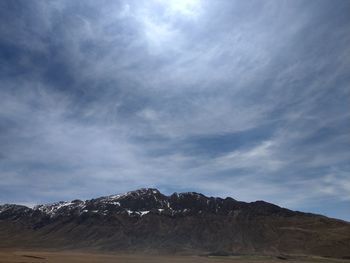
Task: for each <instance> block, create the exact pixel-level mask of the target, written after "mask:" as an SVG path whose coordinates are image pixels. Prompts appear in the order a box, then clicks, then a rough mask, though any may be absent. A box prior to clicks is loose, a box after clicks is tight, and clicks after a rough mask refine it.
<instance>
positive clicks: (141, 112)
mask: <svg viewBox="0 0 350 263" xmlns="http://www.w3.org/2000/svg"><path fill="white" fill-rule="evenodd" d="M349 11H350V1H347V0H344V1H342V0H337V1H332V0H328V1H324V0H303V1H300V0H293V1H291V0H289V1H284V0H280V1H269V0H266V1H251V0H248V1H234V0H232V1H231V0H226V1H225V0H217V1H211V0H210V1H209V0H164V1H162V0H147V1H146V0H145V1H141V0H135V1H132V0H130V1H122V0H121V1H103V0H99V1H89V0H86V1H82V0H81V1H79V0H75V1H71V0H67V1H64V0H61V1H49V0H47V1H46V0H33V1H26V0H22V1H19V0H2V1H0V98H1V101H0V203H18V204H25V205H29V206H31V205H33V204H38V203H48V202H53V201H59V200H72V199H76V198H80V199H90V198H94V197H99V196H104V195H109V194H116V193H122V192H126V191H130V190H135V189H138V188H141V187H155V188H158V189H159V190H160V191H161V192H162V193H164V194H171V193H173V192H187V191H196V192H201V193H204V194H206V195H208V196H220V197H226V196H231V197H233V198H235V199H237V200H242V201H249V202H250V201H255V200H265V201H268V202H272V203H275V204H277V205H280V206H283V207H287V208H290V209H293V210H299V211H307V212H313V213H320V214H323V215H326V216H330V217H336V218H341V219H344V220H347V221H350V16H349Z"/></svg>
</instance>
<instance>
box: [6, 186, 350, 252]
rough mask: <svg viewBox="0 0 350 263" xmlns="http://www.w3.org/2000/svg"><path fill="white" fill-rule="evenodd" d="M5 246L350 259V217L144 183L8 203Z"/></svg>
mask: <svg viewBox="0 0 350 263" xmlns="http://www.w3.org/2000/svg"><path fill="white" fill-rule="evenodd" d="M0 247H3V248H4V247H6V248H8V247H12V248H13V247H18V248H19V247H20V248H48V249H49V248H55V249H87V250H88V249H91V250H106V251H122V252H133V251H138V252H149V253H193V254H202V253H214V254H215V253H216V254H271V255H278V254H302V255H320V256H327V257H339V258H350V223H349V222H345V221H342V220H337V219H331V218H327V217H325V216H321V215H315V214H310V213H302V212H297V211H291V210H288V209H285V208H281V207H279V206H277V205H274V204H270V203H267V202H264V201H256V202H251V203H246V202H241V201H237V200H235V199H233V198H230V197H227V198H224V199H223V198H218V197H207V196H205V195H203V194H200V193H194V192H188V193H174V194H172V195H170V196H166V195H163V194H162V193H160V192H159V191H158V190H157V189H152V188H143V189H139V190H136V191H131V192H128V193H125V194H120V195H111V196H106V197H100V198H97V199H91V200H86V201H82V200H73V201H71V202H63V201H61V202H57V203H53V204H45V205H38V206H35V207H34V208H28V207H26V206H21V205H9V204H6V205H1V206H0Z"/></svg>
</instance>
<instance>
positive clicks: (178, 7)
mask: <svg viewBox="0 0 350 263" xmlns="http://www.w3.org/2000/svg"><path fill="white" fill-rule="evenodd" d="M157 2H158V3H160V4H162V5H164V6H165V7H166V8H167V9H168V11H169V12H171V13H174V14H180V15H184V16H191V17H195V16H197V15H198V12H199V8H200V0H157Z"/></svg>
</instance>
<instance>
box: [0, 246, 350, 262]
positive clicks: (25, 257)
mask: <svg viewBox="0 0 350 263" xmlns="http://www.w3.org/2000/svg"><path fill="white" fill-rule="evenodd" d="M83 262H84V263H112V262H113V263H119V262H120V263H202V262H203V263H229V262H232V263H241V262H242V263H270V262H272V263H306V262H311V263H350V260H341V259H327V258H320V257H293V258H290V259H288V260H281V259H277V258H275V257H267V256H232V257H231V256H230V257H205V256H173V255H171V256H164V255H162V256H160V255H159V256H158V255H157V256H155V255H142V254H103V253H91V252H72V251H61V252H48V251H34V250H11V249H7V250H0V263H83Z"/></svg>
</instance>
